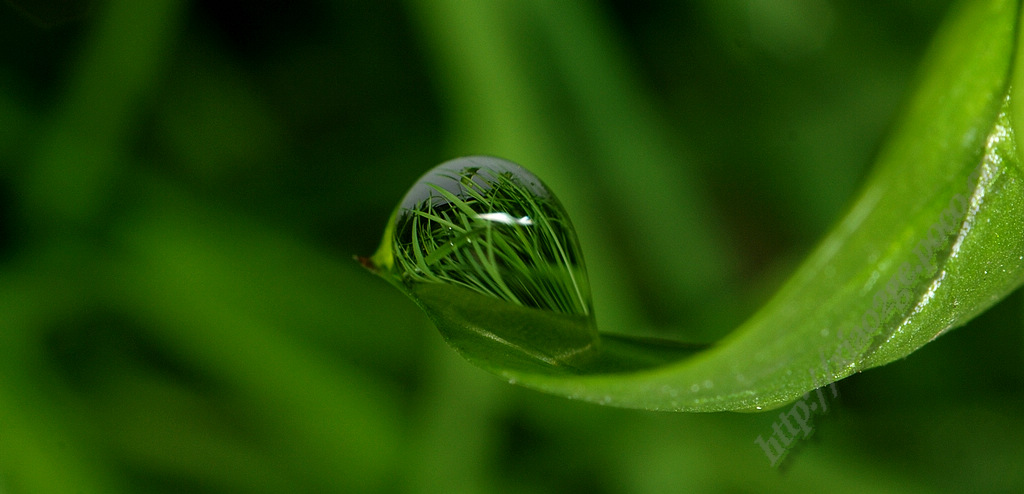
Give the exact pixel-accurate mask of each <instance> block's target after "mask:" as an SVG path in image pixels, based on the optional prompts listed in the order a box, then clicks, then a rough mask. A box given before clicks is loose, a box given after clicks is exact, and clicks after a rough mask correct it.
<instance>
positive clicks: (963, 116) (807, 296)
mask: <svg viewBox="0 0 1024 494" xmlns="http://www.w3.org/2000/svg"><path fill="white" fill-rule="evenodd" d="M1018 9H1019V4H1018V2H1016V1H1010V0H986V1H977V2H965V3H964V4H963V5H962V9H961V10H959V11H957V12H956V13H955V15H954V16H952V17H951V22H949V23H948V24H947V25H946V26H945V27H944V29H943V30H942V31H941V32H940V34H939V36H938V37H937V39H936V41H935V43H934V45H933V47H932V50H931V52H930V55H929V57H928V58H927V60H926V62H925V66H924V69H925V70H924V72H923V74H924V78H923V79H922V81H921V84H920V87H919V89H918V91H917V93H916V95H915V97H914V98H913V99H912V101H911V102H910V103H909V105H908V107H907V110H906V114H905V117H904V119H903V120H902V121H901V123H900V125H899V126H898V127H897V128H896V129H895V132H894V134H893V135H892V136H891V140H890V141H889V143H888V145H887V146H886V147H885V148H884V149H883V150H882V152H881V153H880V155H879V161H878V163H877V165H876V168H875V170H874V173H873V174H872V176H871V177H870V178H869V180H868V182H867V184H866V185H865V187H864V189H863V190H862V192H861V194H860V196H859V198H858V200H857V201H856V202H855V204H854V206H853V207H852V208H851V210H850V211H849V212H848V213H847V215H846V216H845V217H844V218H843V219H842V220H841V221H840V222H839V223H838V224H837V226H836V227H835V228H834V229H833V231H832V232H831V233H829V234H828V235H827V236H826V237H825V239H824V240H823V241H822V242H821V244H820V245H819V246H818V247H817V248H816V249H815V250H814V252H813V253H812V254H811V255H810V256H809V258H808V259H807V260H806V261H805V262H804V263H803V264H802V265H801V266H800V268H798V269H797V271H796V272H795V273H794V274H793V275H792V277H791V278H790V279H789V281H788V282H787V283H786V284H785V285H784V286H783V287H782V288H781V289H780V290H779V292H778V293H777V294H776V295H775V296H774V297H773V298H772V299H771V300H770V301H769V302H768V303H767V304H765V306H764V307H763V308H762V309H761V310H760V311H758V312H757V313H756V314H755V315H754V316H752V317H751V318H750V319H749V320H748V321H747V322H746V323H744V324H743V325H742V326H741V327H739V328H738V329H736V330H735V331H734V332H733V333H731V334H730V335H729V336H727V337H726V338H725V339H723V340H722V341H720V342H718V343H716V344H715V345H713V346H711V347H707V348H701V347H696V346H688V345H682V344H674V343H669V342H661V341H653V340H637V339H630V338H625V337H620V336H612V335H610V334H608V333H601V336H600V338H599V339H598V340H596V341H595V342H594V344H593V345H592V347H586V348H585V351H582V352H581V353H579V354H576V353H573V354H572V355H569V354H568V353H567V354H565V355H566V356H565V357H564V358H563V357H559V356H558V355H561V354H558V352H557V351H555V350H553V351H554V353H546V352H545V349H558V348H563V347H564V348H569V347H572V348H578V347H580V345H579V342H578V341H572V345H570V344H569V343H568V342H570V340H571V339H573V338H579V335H580V334H585V333H586V330H585V328H584V329H581V328H580V327H579V325H580V324H581V323H580V321H579V320H576V319H572V318H571V317H569V316H568V315H566V314H556V313H553V312H550V311H543V310H539V309H534V308H529V307H522V306H516V305H510V304H509V303H507V302H504V301H501V300H498V299H497V298H495V297H489V296H487V295H483V294H479V293H475V292H467V291H466V290H464V289H461V288H456V287H451V286H449V285H444V284H440V283H437V284H427V285H421V286H419V287H418V288H416V289H413V288H411V287H410V286H409V285H406V284H404V283H403V282H402V281H401V280H398V279H396V278H395V277H394V276H393V273H391V272H390V271H388V270H387V269H380V271H379V273H380V274H381V275H382V276H384V277H385V278H388V279H389V281H392V282H393V283H394V284H395V285H396V286H398V287H399V288H400V289H402V290H404V291H405V292H406V293H407V294H409V295H410V296H411V297H412V298H413V299H414V300H415V301H416V302H417V303H419V304H420V306H421V307H422V308H423V309H424V310H425V311H426V312H427V314H428V315H429V316H430V317H431V319H432V320H433V321H434V322H435V324H436V325H437V326H438V328H439V329H440V330H441V332H442V334H444V335H445V337H446V339H447V340H448V341H449V343H450V344H452V345H453V346H454V347H455V348H456V349H458V350H459V351H460V352H461V353H462V354H463V355H464V356H465V357H466V358H467V359H469V360H470V361H472V362H474V363H475V364H476V365H478V366H480V367H482V368H484V369H486V370H488V371H490V372H493V373H495V374H497V375H499V376H502V377H503V378H505V379H507V380H509V381H510V382H515V383H517V384H521V385H523V386H527V387H530V388H534V389H538V390H542V391H545V392H549V393H553V394H557V395H561V396H566V397H569V398H574V399H581V400H586V401H591V402H596V403H601V404H606V405H613V406H621V407H633V408H644V409H651V410H674V411H718V410H759V409H766V408H772V407H776V406H780V405H782V404H785V403H788V402H790V401H793V400H795V399H797V398H798V397H800V396H801V395H803V394H805V393H807V392H808V391H810V390H813V389H815V388H817V387H820V386H823V385H826V384H828V383H831V382H833V381H836V380H838V379H842V378H843V377H846V376H848V375H850V374H852V373H854V372H858V371H861V370H863V369H867V368H871V367H875V366H879V365H883V364H886V363H888V362H891V361H893V360H896V359H900V358H903V357H905V356H907V355H909V354H910V353H912V352H913V351H915V350H916V349H918V348H920V347H921V346H922V345H924V344H926V343H928V342H929V341H931V340H932V339H934V338H936V337H937V336H939V335H941V334H942V333H944V332H945V331H948V330H949V329H951V328H954V327H957V326H959V325H962V324H964V323H965V322H966V321H968V320H969V319H970V318H972V317H973V316H975V315H977V314H978V313H980V312H981V311H983V310H985V309H986V308H988V307H989V306H991V305H992V304H994V303H995V302H996V301H998V300H1000V299H1001V298H1003V297H1004V296H1006V295H1007V294H1008V293H1010V292H1011V291H1012V290H1014V289H1015V288H1017V287H1018V286H1020V285H1021V284H1022V283H1024V221H1021V218H1024V171H1022V167H1021V162H1020V159H1019V156H1018V152H1017V136H1016V133H1015V129H1014V119H1015V117H1017V116H1018V114H1021V113H1024V110H1021V109H1020V107H1021V106H1022V104H1019V103H1018V102H1017V100H1016V99H1015V98H1014V97H1013V94H1012V91H1011V89H1010V87H1011V85H1010V80H1011V77H1013V78H1015V79H1024V76H1022V75H1021V74H1020V71H1019V70H1018V71H1017V72H1016V73H1014V70H1013V66H1014V63H1013V60H1014V57H1015V56H1016V52H1017V50H1016V44H1017V17H1018ZM1017 65H1018V67H1019V64H1017ZM396 213H397V212H396ZM393 230H394V219H392V224H391V225H389V228H388V230H387V232H386V234H385V241H384V243H383V245H382V247H381V249H380V250H379V251H378V253H377V254H376V255H375V256H374V257H373V258H371V259H364V263H366V264H367V265H368V266H369V267H371V269H374V270H377V269H379V268H381V267H389V266H391V265H392V256H393V254H394V252H393V248H392V246H391V239H390V237H391V236H392V235H393V233H394V232H393ZM585 247H586V246H584V249H585ZM598 310H600V308H598ZM537 349H540V350H537ZM551 355H556V356H555V357H551Z"/></svg>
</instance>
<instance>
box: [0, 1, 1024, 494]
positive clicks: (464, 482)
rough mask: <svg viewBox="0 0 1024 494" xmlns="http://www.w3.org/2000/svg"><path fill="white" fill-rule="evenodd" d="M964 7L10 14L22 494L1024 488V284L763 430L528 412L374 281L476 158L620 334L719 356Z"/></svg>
mask: <svg viewBox="0 0 1024 494" xmlns="http://www.w3.org/2000/svg"><path fill="white" fill-rule="evenodd" d="M948 8H949V3H948V2H947V1H943V0H900V1H873V2H852V1H838V0H835V1H826V0H772V1H769V0H698V1H686V2H673V1H659V0H645V1H640V2H630V1H625V0H607V1H603V2H553V1H546V0H516V1H512V0H496V1H493V2H468V1H457V0H408V1H405V2H392V1H382V2H369V1H367V2H355V1H328V0H296V1H291V2H271V1H269V0H256V1H241V0H236V1H227V0H213V1H204V2H198V1H196V2H187V1H183V0H152V1H148V2H133V1H130V0H110V1H97V2H92V3H89V2H87V3H75V2H72V3H68V2H64V1H60V0H52V1H47V2H33V1H26V0H10V1H9V2H8V3H6V4H0V39H2V40H3V43H2V44H0V493H3V494H8V493H11V494H13V493H46V492H53V493H120V492H147V493H161V492H168V493H170V492H197V493H230V492H310V493H312V492H507V493H512V492H531V493H536V492H588V493H618V492H629V493H648V492H651V493H662V492H767V491H776V492H813V491H825V490H827V491H830V492H857V493H861V492H938V491H949V492H962V491H976V492H1011V491H1020V490H1021V489H1022V488H1024V424H1022V422H1021V419H1020V418H1021V417H1022V416H1024V393H1022V391H1024V366H1022V365H1021V363H1022V358H1021V356H1022V351H1024V339H1022V328H1024V309H1022V304H1021V301H1022V298H1021V294H1020V293H1016V294H1014V295H1012V296H1011V297H1010V298H1009V299H1007V300H1006V301H1004V302H1003V303H1001V304H999V305H997V306H996V307H995V308H993V309H992V310H990V311H989V312H988V313H986V314H984V315H982V316H981V317H980V318H978V319H977V320H975V321H973V322H972V323H970V324H969V325H968V326H967V327H965V328H962V329H960V330H957V331H955V332H953V333H951V334H949V335H947V336H944V337H942V338H940V339H939V340H937V341H936V342H934V343H932V344H930V345H928V346H927V347H925V348H924V349H922V350H921V351H919V352H917V353H915V354H914V355H912V356H911V357H909V358H907V359H905V360H904V361H901V362H897V363H894V364H891V365H889V366H887V367H884V368H881V369H875V370H871V371H868V372H866V373H864V374H858V375H856V376H853V377H851V378H848V379H846V380H844V381H842V382H840V383H839V384H838V390H839V393H840V396H839V398H838V399H836V400H835V401H834V402H833V406H832V409H831V410H830V411H829V413H827V414H824V415H820V416H817V417H816V418H815V419H814V427H815V432H814V435H813V436H812V437H811V438H810V439H809V440H806V441H801V442H800V444H799V445H798V446H797V447H796V448H795V449H794V450H793V451H792V453H791V454H790V456H789V457H788V458H787V459H786V461H785V462H784V464H783V465H782V467H781V468H779V469H773V468H770V467H769V464H768V463H769V462H768V460H767V458H766V456H765V454H764V452H763V451H762V450H761V449H760V448H759V447H758V446H757V445H756V444H755V443H754V439H755V438H756V437H757V436H758V435H765V436H767V435H768V434H770V433H771V432H772V430H771V425H772V423H773V421H775V420H777V418H778V415H777V413H775V412H769V413H763V414H737V413H721V414H664V413H652V412H643V411H632V410H618V409H610V408H602V407H598V406H595V405H588V404H582V403H577V402H573V401H568V400H564V399H560V398H553V397H549V396H545V395H541V394H539V393H536V392H533V391H530V390H525V389H520V388H518V387H514V386H509V385H508V384H506V383H504V382H502V381H500V380H498V379H495V378H493V377H491V376H489V375H487V374H485V373H484V372H482V371H480V370H478V369H476V368H474V367H472V366H471V365H470V364H468V363H466V362H465V361H463V360H462V359H461V358H460V357H459V356H458V355H456V354H455V353H454V352H453V351H451V350H450V349H449V348H448V347H447V346H446V345H445V344H444V342H443V341H442V340H441V338H440V336H439V335H438V333H437V331H436V330H434V328H433V327H432V326H431V325H430V323H429V322H428V321H427V320H426V318H425V317H424V316H423V315H422V314H421V313H420V312H419V311H418V309H416V307H415V306H414V305H413V304H412V303H411V302H410V301H409V300H406V299H405V298H404V297H403V296H402V295H401V294H400V293H399V292H398V291H396V290H394V289H392V288H391V287H389V286H387V284H386V283H384V282H383V281H381V280H379V279H376V278H375V277H373V276H371V275H370V274H369V273H366V272H364V271H363V270H362V269H361V268H360V267H359V266H358V264H357V263H355V262H353V261H352V259H351V257H352V255H353V254H364V255H365V254H370V253H372V252H373V250H374V249H375V248H376V245H377V242H378V241H379V239H380V234H381V230H382V228H383V226H384V223H385V221H386V220H387V217H388V215H389V214H390V213H391V211H392V208H393V207H394V206H395V204H397V202H398V201H399V199H400V198H401V197H402V195H403V194H404V193H405V190H406V189H407V188H408V187H409V186H410V185H411V184H412V183H413V182H414V181H415V180H416V178H417V177H418V176H419V175H420V174H422V173H423V172H424V171H426V170H427V169H429V168H430V167H432V166H433V165H435V164H437V163H439V162H441V161H444V160H446V159H449V158H452V157H455V156H461V155H467V154H492V155H498V156H502V157H505V158H508V159H511V160H514V161H517V162H520V163H521V164H523V165H525V166H527V167H528V168H530V169H532V170H533V171H534V172H536V173H537V174H538V175H539V176H541V177H543V178H544V180H545V181H546V182H547V183H548V185H549V186H551V188H552V189H554V190H555V191H557V192H558V193H559V195H560V197H561V199H562V202H563V203H565V206H566V208H567V209H568V210H569V211H570V213H571V214H572V215H573V219H574V221H575V222H576V224H577V228H578V229H579V230H580V236H581V240H582V244H583V248H584V251H585V253H586V255H587V261H588V264H589V266H590V271H591V278H592V282H593V284H594V292H595V307H596V310H597V313H598V319H599V323H600V325H601V327H602V328H603V329H605V330H616V331H621V332H628V331H639V332H645V333H652V332H653V333H659V334H665V335H670V336H673V337H680V338H688V339H713V338H717V337H718V336H720V335H722V334H724V333H726V332H727V331H729V329H731V328H732V327H734V326H735V325H736V324H738V323H739V322H741V321H742V320H743V319H744V318H745V317H746V316H748V315H749V314H750V313H752V312H753V310H754V309H756V308H757V306H758V305H759V304H760V303H762V302H763V301H764V300H765V299H766V298H767V297H768V296H770V295H771V292H772V290H773V289H774V288H775V287H777V286H778V285H779V283H781V281H782V280H783V279H784V277H785V276H786V274H787V273H788V272H789V271H790V270H792V269H793V268H794V267H795V265H796V263H797V262H799V260H800V258H801V256H803V255H804V254H806V253H807V252H808V251H809V250H810V248H811V247H812V246H813V243H814V242H815V240H816V239H817V238H819V237H820V236H821V235H823V234H824V232H825V231H826V230H827V228H828V227H829V225H830V224H831V223H832V222H834V221H836V220H837V219H838V217H839V215H840V214H842V212H843V210H844V208H845V207H846V206H847V205H848V204H849V203H850V202H851V201H852V199H853V197H854V194H855V193H856V190H857V188H858V185H859V183H860V181H861V180H862V179H863V178H864V177H865V175H866V173H867V170H868V168H869V166H870V164H871V160H872V157H873V155H874V153H875V152H876V150H877V149H878V147H879V146H880V145H881V143H882V141H883V139H884V137H885V133H886V130H887V128H889V126H891V125H892V122H893V121H894V119H895V118H896V116H897V115H898V112H899V109H900V103H901V101H903V100H904V99H905V98H906V97H907V95H908V94H909V92H910V91H911V89H912V86H913V81H914V76H915V67H916V66H917V64H918V62H919V61H920V59H921V57H922V56H923V54H924V50H925V48H926V47H927V43H928V40H929V39H930V37H931V36H932V34H933V33H934V32H935V30H936V29H937V28H938V27H939V25H940V23H941V21H942V19H943V17H944V15H945V14H946V12H947V10H948Z"/></svg>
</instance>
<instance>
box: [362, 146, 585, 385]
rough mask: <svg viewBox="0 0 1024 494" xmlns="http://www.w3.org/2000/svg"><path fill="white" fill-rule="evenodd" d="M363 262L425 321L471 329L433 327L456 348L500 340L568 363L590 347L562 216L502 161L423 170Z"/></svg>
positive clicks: (571, 238) (551, 200)
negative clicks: (407, 299) (427, 316)
mask: <svg viewBox="0 0 1024 494" xmlns="http://www.w3.org/2000/svg"><path fill="white" fill-rule="evenodd" d="M369 264H370V266H371V267H372V268H375V269H376V270H377V271H378V273H379V274H381V275H382V276H384V277H385V278H388V279H389V281H391V282H392V283H394V284H395V285H396V286H398V287H399V288H400V289H402V290H403V291H405V292H406V293H407V294H408V295H409V296H410V297H412V298H413V299H414V300H416V301H417V303H419V304H420V305H421V307H422V308H423V309H424V310H425V311H426V312H427V313H428V314H430V315H431V316H432V317H433V318H434V319H435V320H438V319H444V320H447V321H448V322H451V323H454V324H451V325H450V326H457V327H461V328H473V329H472V330H471V331H468V332H464V333H462V332H460V333H459V334H456V333H455V332H453V331H445V329H444V328H442V332H445V336H446V338H447V339H448V341H449V342H450V343H451V344H452V345H453V346H455V347H456V348H459V349H460V350H465V347H466V346H467V345H478V344H487V345H490V346H499V347H501V346H503V347H506V350H507V351H509V352H513V353H519V354H522V356H526V357H527V358H528V360H539V361H541V362H545V363H547V364H552V365H563V364H564V365H570V363H571V362H573V361H576V360H579V359H580V358H583V357H585V356H586V355H589V354H590V353H592V351H593V350H594V349H595V348H596V344H597V330H596V327H595V325H594V319H593V310H592V308H591V297H590V286H589V282H588V281H587V272H586V268H585V266H584V262H583V254H582V252H581V250H580V246H579V241H578V240H577V238H576V232H575V230H574V229H573V226H572V222H571V221H570V220H569V216H568V214H567V213H566V212H565V209H564V208H563V207H562V205H561V204H560V203H559V202H558V199H557V198H555V196H554V194H552V193H551V191H550V189H548V188H547V187H546V186H545V185H544V183H543V182H541V180H540V179H539V178H537V177H536V176H535V175H534V174H532V173H530V172H529V171H527V170H526V169H524V168H523V167H521V166H519V165H516V164H515V163H512V162H510V161H506V160H503V159H499V158H493V157H486V156H473V157H465V158H458V159H454V160H451V161H448V162H445V163H442V164H441V165H438V166H437V167H435V168H434V169H432V170H430V171H429V172H427V173H426V174H425V175H424V176H423V177H422V178H420V180H419V181H417V182H416V184H415V185H413V186H412V188H411V189H410V190H409V192H408V193H407V194H406V195H405V198H404V199H402V202H401V203H400V205H399V207H398V208H397V210H396V211H395V212H394V214H393V215H392V217H391V220H390V222H389V225H388V228H387V230H386V232H385V235H384V239H383V242H382V244H381V247H380V249H379V250H378V251H377V253H376V254H374V255H373V257H371V258H370V259H369ZM481 339H482V341H480V340H481ZM464 354H466V355H467V356H469V352H464Z"/></svg>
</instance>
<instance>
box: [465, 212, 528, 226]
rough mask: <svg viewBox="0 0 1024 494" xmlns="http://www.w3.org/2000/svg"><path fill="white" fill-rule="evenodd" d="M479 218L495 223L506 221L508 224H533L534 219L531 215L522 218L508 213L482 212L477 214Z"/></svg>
mask: <svg viewBox="0 0 1024 494" xmlns="http://www.w3.org/2000/svg"><path fill="white" fill-rule="evenodd" d="M476 217H477V218H479V219H482V220H487V221H493V222H495V223H504V224H506V225H526V226H529V225H532V224H533V220H531V219H530V217H529V216H523V217H522V218H516V217H515V216H512V215H510V214H508V213H500V212H499V213H480V214H478V215H476Z"/></svg>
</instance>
